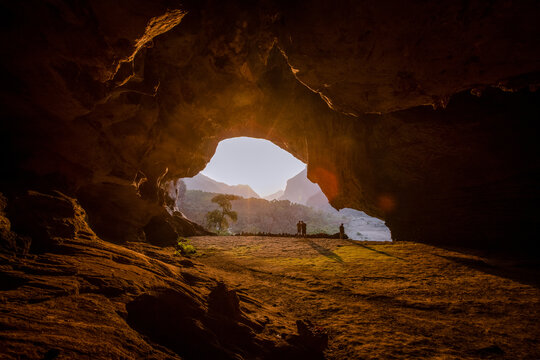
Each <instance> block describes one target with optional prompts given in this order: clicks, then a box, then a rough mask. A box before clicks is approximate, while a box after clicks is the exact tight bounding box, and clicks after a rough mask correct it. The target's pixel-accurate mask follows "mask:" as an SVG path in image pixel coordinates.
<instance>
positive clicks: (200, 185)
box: [182, 173, 260, 199]
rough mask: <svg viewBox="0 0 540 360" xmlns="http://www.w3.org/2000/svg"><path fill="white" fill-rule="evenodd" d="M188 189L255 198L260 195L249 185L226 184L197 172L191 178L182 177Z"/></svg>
mask: <svg viewBox="0 0 540 360" xmlns="http://www.w3.org/2000/svg"><path fill="white" fill-rule="evenodd" d="M182 180H184V183H185V184H186V188H187V189H188V190H200V191H206V192H213V193H219V194H232V195H238V196H241V197H244V198H246V199H249V198H257V199H259V198H260V196H259V194H257V193H256V192H255V191H254V190H253V189H252V188H251V186H249V185H244V184H242V185H228V184H225V183H223V182H219V181H216V180H214V179H212V178H209V177H208V176H206V175H204V174H201V173H198V174H197V175H195V176H194V177H192V178H183V179H182Z"/></svg>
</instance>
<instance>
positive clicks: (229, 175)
mask: <svg viewBox="0 0 540 360" xmlns="http://www.w3.org/2000/svg"><path fill="white" fill-rule="evenodd" d="M305 167H306V164H304V163H303V162H301V161H300V160H298V159H297V158H295V157H294V156H292V155H291V154H289V153H288V152H286V151H285V150H283V149H281V148H280V147H279V146H277V145H274V144H273V143H272V142H270V141H268V140H263V139H255V138H248V137H237V138H232V139H227V140H223V141H221V142H220V143H219V144H218V147H217V150H216V153H215V154H214V157H212V159H211V160H210V162H209V163H208V164H207V165H206V168H205V169H204V170H203V171H201V173H203V174H204V175H206V176H208V177H210V178H212V179H214V180H217V181H220V182H224V183H226V184H229V185H238V184H247V185H249V186H251V188H252V189H253V190H255V192H256V193H257V194H259V195H260V196H266V195H270V194H273V193H275V192H276V191H278V190H280V189H285V186H286V184H287V180H288V179H290V178H291V177H293V176H294V175H296V174H298V173H299V172H300V171H302V170H304V168H305Z"/></svg>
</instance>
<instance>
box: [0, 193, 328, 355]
mask: <svg viewBox="0 0 540 360" xmlns="http://www.w3.org/2000/svg"><path fill="white" fill-rule="evenodd" d="M2 199H3V198H2ZM31 199H32V202H31V203H30V205H33V206H35V207H37V206H39V205H41V206H44V205H43V204H47V205H48V206H49V211H48V212H42V213H40V215H41V217H40V219H39V221H36V218H32V221H33V224H31V223H30V224H26V225H27V228H28V227H32V229H33V230H34V236H33V237H32V238H29V237H23V236H21V235H20V234H17V233H16V232H14V231H13V228H11V221H10V220H9V219H8V218H6V216H5V212H4V206H5V202H3V203H2V205H3V206H2V207H0V220H1V222H0V224H1V225H2V227H1V228H0V234H1V237H0V240H1V242H0V244H1V245H2V247H3V248H4V249H3V251H1V252H0V314H1V315H0V343H1V344H2V345H1V350H0V353H1V354H2V355H1V356H2V358H3V359H21V358H25V359H26V358H28V359H41V358H46V359H53V358H56V357H58V358H78V357H81V356H83V357H88V356H89V357H91V358H92V359H150V358H151V359H180V358H182V359H237V358H238V357H239V356H240V357H241V358H246V359H253V358H261V359H276V358H285V359H295V358H306V357H309V358H317V357H320V356H321V349H319V348H315V349H314V348H312V347H310V344H305V345H304V344H294V345H292V344H289V343H287V342H286V341H283V340H279V338H278V337H276V334H277V329H278V328H280V329H283V328H284V326H283V324H276V323H272V321H270V320H269V317H268V316H265V313H266V312H267V311H268V310H266V309H265V306H263V305H262V304H260V303H257V304H254V303H253V301H252V300H250V299H249V298H248V297H246V296H241V297H238V296H237V295H236V294H235V292H234V291H233V290H228V289H227V287H226V285H225V284H223V283H222V282H219V281H217V280H216V279H214V278H213V277H212V273H211V272H210V271H208V269H206V268H205V266H203V265H201V264H200V263H197V262H193V261H190V260H188V259H185V258H181V257H180V258H179V257H175V256H173V255H172V252H173V250H172V248H171V249H170V254H165V253H164V252H163V251H160V248H157V247H154V246H152V245H148V244H146V243H129V244H127V245H128V246H129V247H130V248H131V249H129V248H127V247H125V246H119V245H115V244H111V243H108V242H105V241H103V240H101V239H99V238H98V237H97V236H96V235H95V234H94V233H93V231H92V230H91V229H90V228H89V227H88V224H87V223H86V222H85V220H84V219H85V213H84V210H82V208H81V207H80V206H79V205H78V204H77V202H76V201H74V200H73V199H71V198H69V197H67V196H65V195H62V194H60V193H56V194H54V195H47V194H40V193H37V192H33V193H32V197H31ZM54 209H57V211H54ZM18 221H19V222H20V221H22V220H21V219H18ZM32 225H33V226H32ZM17 238H21V239H26V241H27V243H26V245H27V246H26V247H19V248H16V249H11V251H6V249H5V247H7V246H10V245H14V244H16V243H14V242H13V240H14V239H17ZM10 241H11V242H10ZM44 244H46V245H47V250H44V247H43V245H44ZM28 250H29V251H28ZM231 308H232V309H234V311H233V312H231V311H229V310H230V309H231ZM248 313H250V315H248ZM288 327H289V328H293V327H294V323H291V324H288Z"/></svg>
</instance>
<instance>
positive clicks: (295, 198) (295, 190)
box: [279, 169, 324, 205]
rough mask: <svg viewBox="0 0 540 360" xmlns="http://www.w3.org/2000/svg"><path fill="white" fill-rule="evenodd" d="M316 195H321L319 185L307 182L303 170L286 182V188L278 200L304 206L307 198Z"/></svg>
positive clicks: (305, 170) (305, 171) (305, 173)
mask: <svg viewBox="0 0 540 360" xmlns="http://www.w3.org/2000/svg"><path fill="white" fill-rule="evenodd" d="M317 193H321V194H322V191H321V188H320V187H319V185H317V184H315V183H312V182H311V181H309V179H308V178H307V169H304V170H303V171H301V172H300V173H298V174H297V175H295V176H294V177H292V178H290V179H289V180H287V187H286V188H285V191H284V192H283V195H282V196H281V197H280V198H279V200H289V201H290V202H294V203H297V204H302V205H306V204H307V201H308V200H309V198H310V197H312V196H313V195H315V194H317ZM323 196H324V194H323Z"/></svg>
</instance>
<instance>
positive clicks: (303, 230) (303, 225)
mask: <svg viewBox="0 0 540 360" xmlns="http://www.w3.org/2000/svg"><path fill="white" fill-rule="evenodd" d="M306 227H307V225H306V223H305V222H303V221H302V236H304V237H305V236H306Z"/></svg>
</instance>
